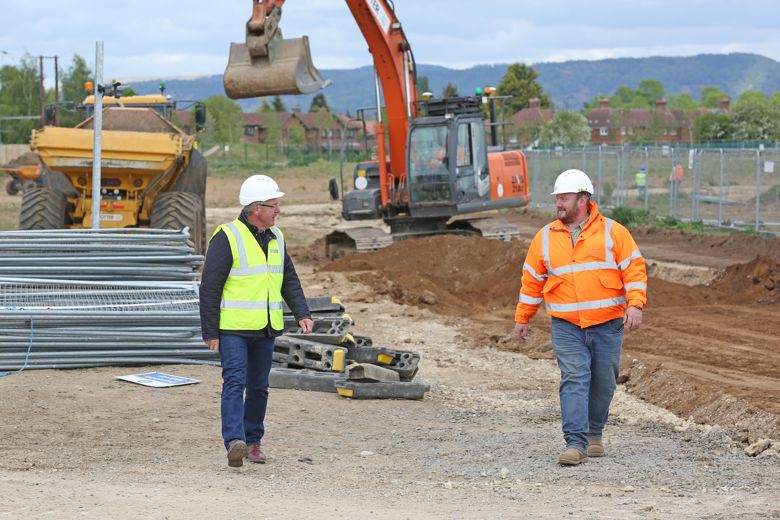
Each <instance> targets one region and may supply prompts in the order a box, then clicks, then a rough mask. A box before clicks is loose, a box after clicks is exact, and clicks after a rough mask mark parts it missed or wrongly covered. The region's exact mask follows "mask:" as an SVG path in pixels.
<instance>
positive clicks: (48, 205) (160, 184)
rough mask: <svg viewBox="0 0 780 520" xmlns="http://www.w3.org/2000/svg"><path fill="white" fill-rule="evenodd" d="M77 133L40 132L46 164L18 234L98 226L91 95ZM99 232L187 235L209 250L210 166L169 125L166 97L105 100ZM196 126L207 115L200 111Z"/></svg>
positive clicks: (27, 195) (35, 143)
mask: <svg viewBox="0 0 780 520" xmlns="http://www.w3.org/2000/svg"><path fill="white" fill-rule="evenodd" d="M84 105H85V107H86V108H87V115H88V117H87V118H86V119H85V120H84V121H82V122H81V123H80V124H79V125H77V126H76V127H75V128H60V127H51V126H47V127H44V128H43V129H42V130H35V131H33V133H32V137H31V139H30V148H31V149H32V150H33V151H34V152H35V153H37V154H38V156H39V157H40V160H41V163H42V172H41V175H42V177H43V182H42V183H40V184H42V185H41V186H37V187H32V188H31V189H28V190H25V191H24V194H23V197H22V203H21V209H20V212H19V227H20V229H57V228H81V227H84V228H88V227H92V221H91V216H92V215H91V213H92V158H93V142H94V137H93V114H92V111H93V110H92V109H93V108H94V100H93V98H92V96H90V97H88V98H87V99H86V100H85V102H84ZM104 106H105V108H104V110H103V132H102V146H101V154H102V160H101V181H100V184H101V202H100V227H101V228H119V227H153V228H163V229H182V228H185V227H187V228H189V230H190V235H191V236H192V241H193V243H194V245H195V249H196V250H197V251H203V249H204V246H205V204H204V198H205V193H206V170H207V167H206V160H205V159H204V158H203V156H202V155H201V154H200V153H199V152H198V150H197V149H195V147H194V144H195V139H194V137H193V136H191V135H188V134H186V133H185V132H184V131H182V130H181V129H180V128H178V127H177V126H175V125H174V124H173V123H171V121H170V118H171V116H172V114H173V109H174V105H173V103H172V102H171V101H170V100H169V99H168V98H167V97H165V96H163V95H147V96H129V97H126V98H120V99H115V98H113V97H105V98H104ZM196 114H197V115H196V119H197V120H198V125H202V124H203V120H204V119H205V111H204V110H203V109H202V105H196Z"/></svg>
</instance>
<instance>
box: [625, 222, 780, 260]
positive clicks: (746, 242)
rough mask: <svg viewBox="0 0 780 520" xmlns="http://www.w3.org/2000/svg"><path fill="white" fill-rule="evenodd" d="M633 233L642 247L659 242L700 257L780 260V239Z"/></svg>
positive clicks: (650, 230)
mask: <svg viewBox="0 0 780 520" xmlns="http://www.w3.org/2000/svg"><path fill="white" fill-rule="evenodd" d="M631 234H632V235H633V236H634V238H635V239H636V241H637V243H638V244H639V245H640V248H641V247H642V246H643V244H644V243H648V244H653V243H656V242H660V243H663V244H665V245H669V246H675V247H677V248H679V249H681V250H691V249H693V250H695V251H696V252H697V253H698V254H706V252H707V251H709V252H711V254H712V255H714V256H721V257H737V258H739V257H748V258H749V257H752V256H755V255H763V256H770V257H780V238H776V237H759V236H755V235H750V234H747V233H729V234H728V235H719V234H711V233H687V232H685V231H681V230H676V229H662V228H642V229H632V230H631Z"/></svg>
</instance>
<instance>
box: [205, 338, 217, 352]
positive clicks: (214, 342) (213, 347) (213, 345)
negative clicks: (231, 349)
mask: <svg viewBox="0 0 780 520" xmlns="http://www.w3.org/2000/svg"><path fill="white" fill-rule="evenodd" d="M206 346H207V347H208V348H209V350H219V339H207V340H206Z"/></svg>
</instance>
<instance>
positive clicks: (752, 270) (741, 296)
mask: <svg viewBox="0 0 780 520" xmlns="http://www.w3.org/2000/svg"><path fill="white" fill-rule="evenodd" d="M712 289H713V290H714V291H716V292H717V293H718V296H719V297H720V298H722V301H723V302H724V303H729V302H730V303H743V304H749V303H774V302H778V301H780V258H772V257H767V256H758V257H756V258H755V259H754V260H752V261H751V262H748V263H746V264H735V265H732V266H730V267H728V268H727V269H726V270H725V271H724V273H723V274H722V275H721V276H720V277H719V278H718V279H717V280H716V281H715V282H714V283H713V284H712Z"/></svg>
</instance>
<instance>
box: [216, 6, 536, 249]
mask: <svg viewBox="0 0 780 520" xmlns="http://www.w3.org/2000/svg"><path fill="white" fill-rule="evenodd" d="M284 2H285V0H254V1H253V12H252V17H251V18H250V20H249V21H248V22H247V24H246V42H245V43H231V48H230V60H229V63H228V66H227V69H226V70H225V74H224V86H225V92H226V93H227V95H228V96H229V97H231V98H233V99H238V98H247V97H260V96H269V95H279V94H302V93H311V92H315V91H317V90H319V89H321V88H324V87H325V86H327V84H328V83H329V81H327V80H325V79H323V77H322V75H321V74H320V72H319V71H318V70H317V69H316V68H315V67H314V65H313V64H312V60H311V53H310V50H309V44H308V38H307V37H305V36H304V37H302V38H297V39H283V38H282V35H281V30H280V29H279V21H280V19H281V14H282V6H283V5H284ZM345 2H346V4H347V7H348V8H349V10H350V12H351V13H352V16H353V17H354V19H355V21H356V22H357V25H358V27H359V28H360V31H361V32H362V34H363V37H364V38H365V40H366V42H367V43H368V48H369V51H370V52H371V55H372V56H373V60H374V68H375V72H376V77H377V85H376V97H377V113H378V114H379V119H380V120H379V121H378V122H377V124H376V139H377V157H379V158H383V159H384V160H379V161H374V162H364V163H360V164H358V165H357V167H356V168H355V172H354V174H353V184H354V189H353V190H352V191H350V192H348V193H346V194H345V195H344V197H343V205H342V215H343V216H344V218H345V219H347V220H359V219H369V218H373V219H376V218H382V219H383V220H384V221H385V222H386V223H387V224H388V225H389V226H390V231H391V234H390V235H388V234H387V233H385V232H384V231H382V230H380V229H378V228H371V227H364V228H352V229H344V230H343V231H337V232H334V233H332V234H331V235H329V236H328V237H327V243H328V248H329V254H331V256H333V255H334V253H335V252H336V251H341V250H343V249H358V250H364V249H378V248H381V247H384V246H387V245H389V244H391V243H392V242H393V240H394V239H398V238H402V237H408V236H414V235H423V234H433V233H446V232H476V233H481V234H482V235H483V236H487V237H489V238H502V239H508V238H510V237H511V236H512V235H516V234H517V229H516V227H515V226H514V225H512V224H510V223H508V222H506V221H505V220H503V219H497V218H471V219H457V218H455V219H453V217H455V216H457V215H462V214H473V213H477V212H481V211H484V210H492V209H500V208H511V207H518V206H524V205H526V204H528V173H527V166H526V160H525V156H524V155H523V154H522V153H521V152H519V151H505V150H501V149H500V147H498V146H497V144H498V143H497V142H495V141H496V140H497V139H496V137H495V135H496V134H495V132H493V136H494V137H493V143H492V146H490V147H489V146H488V144H487V143H488V141H487V138H486V130H485V121H484V118H483V113H482V108H481V104H482V101H483V100H482V98H480V97H453V98H442V99H427V100H420V101H418V99H417V93H416V91H415V79H416V65H415V61H414V55H413V54H412V50H411V46H410V45H409V42H408V40H407V39H406V35H405V34H404V31H403V28H402V27H401V23H400V22H399V21H398V18H397V17H396V15H395V11H394V9H393V6H392V3H391V2H390V1H386V0H345ZM380 84H381V90H382V93H383V94H384V102H385V109H386V114H387V121H386V122H385V121H382V120H381V114H382V111H381V110H380V109H379V105H380V90H379V86H380Z"/></svg>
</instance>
